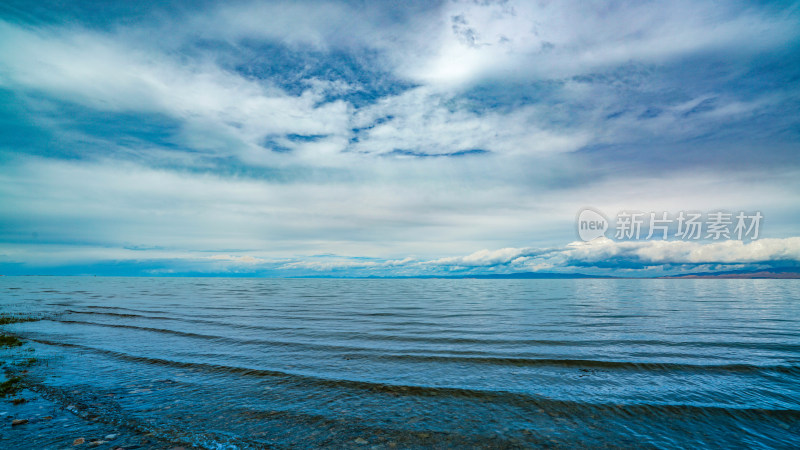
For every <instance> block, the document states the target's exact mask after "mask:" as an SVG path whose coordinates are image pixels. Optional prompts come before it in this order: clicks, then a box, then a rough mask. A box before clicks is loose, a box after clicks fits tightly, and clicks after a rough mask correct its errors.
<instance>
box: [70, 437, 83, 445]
mask: <svg viewBox="0 0 800 450" xmlns="http://www.w3.org/2000/svg"><path fill="white" fill-rule="evenodd" d="M84 442H86V439H84V438H78V439H75V440H74V441H72V445H81V444H83V443H84Z"/></svg>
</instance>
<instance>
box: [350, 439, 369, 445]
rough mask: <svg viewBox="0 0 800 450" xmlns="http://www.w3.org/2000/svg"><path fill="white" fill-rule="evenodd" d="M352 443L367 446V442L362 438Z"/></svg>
mask: <svg viewBox="0 0 800 450" xmlns="http://www.w3.org/2000/svg"><path fill="white" fill-rule="evenodd" d="M353 442H355V443H356V444H358V445H367V444H369V441H367V440H366V439H364V438H356V440H355V441H353Z"/></svg>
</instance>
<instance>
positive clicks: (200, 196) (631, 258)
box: [0, 0, 800, 276]
mask: <svg viewBox="0 0 800 450" xmlns="http://www.w3.org/2000/svg"><path fill="white" fill-rule="evenodd" d="M128 3H129V2H104V1H88V2H80V1H76V2H55V1H53V2H49V1H42V2H36V4H35V5H34V4H31V3H30V2H28V1H16V0H7V1H4V2H3V4H2V5H0V99H1V100H2V101H0V162H1V163H0V199H2V200H0V273H4V274H34V273H37V274H103V275H184V274H193V275H258V276H317V275H321V276H327V275H333V276H370V275H379V276H380V275H384V276H385V275H466V274H478V273H508V272H527V271H543V272H582V273H595V274H610V275H625V276H646V275H662V274H677V273H683V272H692V271H708V270H739V269H758V268H768V267H786V266H797V265H800V237H799V236H800V233H798V231H800V230H799V229H798V225H797V224H798V223H800V211H799V210H798V208H797V206H798V205H800V3H798V2H736V1H723V2H719V1H713V2H712V1H702V0H701V1H673V2H667V3H664V2H644V1H643V2H598V3H589V2H579V1H576V2H570V1H563V2H528V1H525V2H513V1H501V2H492V1H473V2H467V1H455V2H441V3H436V2H408V3H406V2H403V3H402V4H398V3H395V2H385V3H382V2H325V1H320V2H236V1H234V2H214V1H203V2H176V1H174V2H137V3H136V4H135V7H134V5H133V4H132V3H131V4H130V5H129V4H128ZM586 206H591V207H594V208H596V209H598V210H599V211H602V212H604V213H605V214H607V215H608V216H610V217H613V216H614V215H615V214H616V213H617V212H618V211H623V210H639V211H645V212H649V211H667V212H670V214H676V213H678V212H679V211H689V210H694V211H703V212H710V211H717V210H725V211H733V212H735V211H748V212H753V211H759V212H761V213H762V214H763V216H764V222H763V224H762V229H761V235H760V236H759V238H760V239H759V240H757V241H752V242H747V241H746V242H740V241H724V242H721V241H709V240H699V241H696V242H686V241H680V240H676V239H671V240H669V241H653V240H651V241H645V240H640V241H635V242H620V241H616V240H614V239H603V238H601V239H599V240H596V241H592V242H590V243H583V242H580V241H579V239H578V235H577V232H576V225H575V218H576V213H577V211H578V210H580V209H581V208H582V207H586Z"/></svg>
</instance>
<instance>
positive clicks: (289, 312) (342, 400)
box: [0, 277, 800, 449]
mask: <svg viewBox="0 0 800 450" xmlns="http://www.w3.org/2000/svg"><path fill="white" fill-rule="evenodd" d="M0 296H1V297H0V298H1V299H0V312H2V313H33V314H39V315H42V317H44V319H43V320H40V321H36V322H27V323H17V324H10V325H5V326H3V327H2V328H3V329H4V330H5V331H9V332H13V333H15V334H16V335H18V336H20V337H21V338H23V339H25V340H26V341H27V344H26V345H25V346H24V347H22V348H17V349H12V350H8V349H7V350H3V351H0V355H4V356H2V357H4V358H6V359H9V358H13V357H15V356H14V355H17V356H16V357H18V356H19V354H20V353H19V352H23V351H26V352H28V353H31V354H35V356H36V358H37V360H39V361H42V363H39V364H34V365H32V366H31V367H29V368H27V372H26V373H24V374H22V376H23V377H24V378H25V380H26V382H28V383H30V384H31V385H32V386H34V387H35V389H37V391H38V392H41V393H42V394H43V395H46V396H48V398H51V399H52V400H53V401H56V402H58V404H59V405H61V406H63V407H66V406H67V405H77V408H78V409H81V410H85V413H88V414H91V415H92V416H93V417H94V418H96V420H99V421H104V422H107V423H113V424H115V425H117V426H120V427H126V426H131V427H135V428H136V429H137V430H140V431H142V430H144V431H147V432H149V433H153V434H154V435H155V436H158V437H163V438H165V439H169V440H171V441H173V442H181V443H185V444H186V445H194V446H197V447H201V448H241V449H247V448H313V447H328V448H347V447H358V448H372V447H377V448H394V447H397V448H425V447H431V446H433V447H437V448H463V447H465V446H466V447H469V446H473V447H474V446H477V447H491V448H528V447H556V448H557V447H570V448H573V447H592V448H594V447H626V448H629V447H657V448H685V447H711V448H719V447H741V446H745V447H749V448H797V447H798V446H800V425H799V424H800V280H317V279H313V280H305V279H303V280H300V279H298V280H270V279H221V278H93V277H91V278H90V277H65V278H60V277H2V278H0ZM30 349H32V350H30ZM3 427H4V428H5V429H6V430H8V429H10V427H8V424H3ZM18 429H19V428H18ZM15 433H17V434H16V435H15V437H14V438H13V440H12V439H11V438H10V437H8V436H10V434H8V433H6V436H7V437H6V438H2V437H0V447H3V448H15V447H14V446H15V445H16V446H19V447H20V448H49V447H50V446H53V447H57V443H59V442H63V432H61V433H57V432H55V431H54V432H53V433H50V434H49V433H47V432H44V433H42V432H39V433H37V434H36V435H33V434H32V435H31V436H27V437H26V438H27V439H29V440H27V441H25V443H24V445H23V444H22V443H20V440H19V433H20V432H19V431H16V430H15ZM3 439H4V440H3ZM58 445H60V444H58Z"/></svg>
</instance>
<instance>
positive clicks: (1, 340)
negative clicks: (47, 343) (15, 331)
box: [0, 334, 22, 347]
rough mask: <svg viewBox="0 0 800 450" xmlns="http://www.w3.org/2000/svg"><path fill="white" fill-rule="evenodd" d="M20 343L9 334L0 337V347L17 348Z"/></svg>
mask: <svg viewBox="0 0 800 450" xmlns="http://www.w3.org/2000/svg"><path fill="white" fill-rule="evenodd" d="M20 345H22V341H21V340H19V338H17V337H16V336H13V335H10V334H3V335H0V347H19V346H20Z"/></svg>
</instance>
